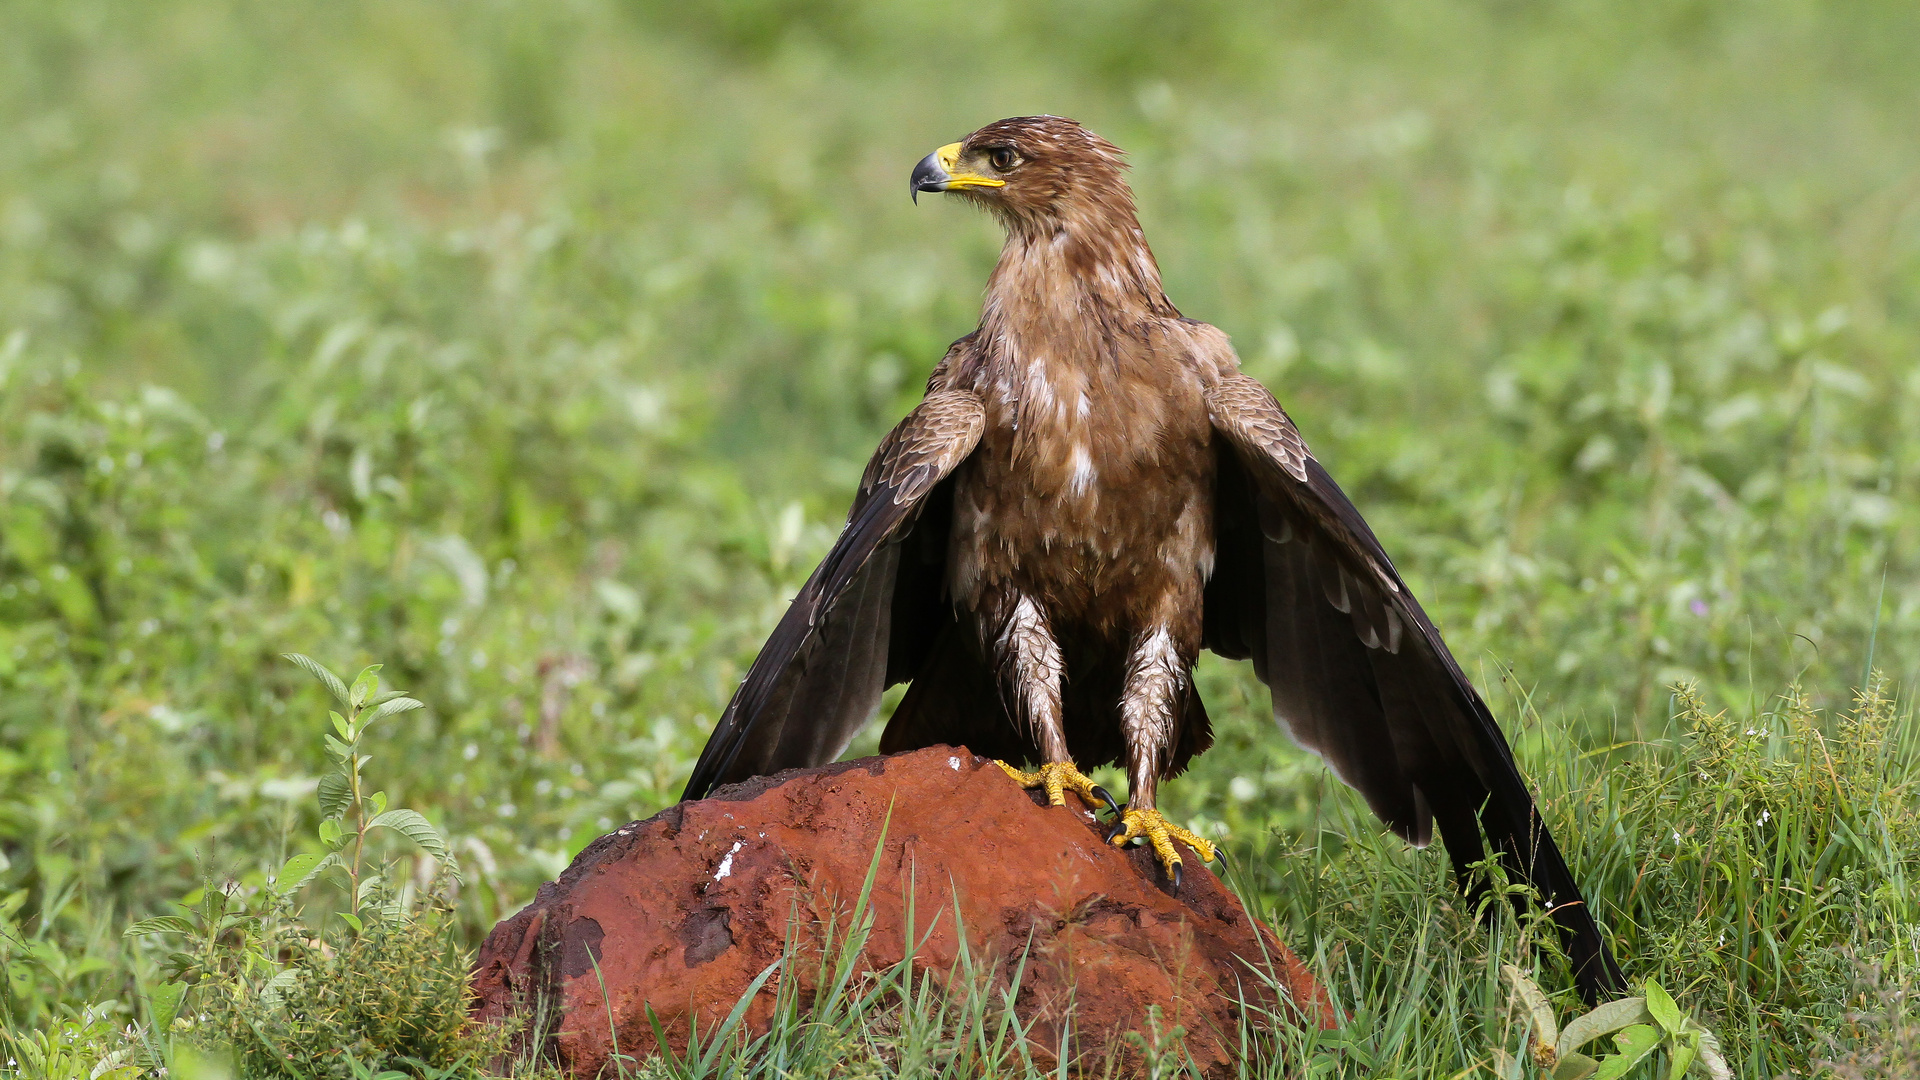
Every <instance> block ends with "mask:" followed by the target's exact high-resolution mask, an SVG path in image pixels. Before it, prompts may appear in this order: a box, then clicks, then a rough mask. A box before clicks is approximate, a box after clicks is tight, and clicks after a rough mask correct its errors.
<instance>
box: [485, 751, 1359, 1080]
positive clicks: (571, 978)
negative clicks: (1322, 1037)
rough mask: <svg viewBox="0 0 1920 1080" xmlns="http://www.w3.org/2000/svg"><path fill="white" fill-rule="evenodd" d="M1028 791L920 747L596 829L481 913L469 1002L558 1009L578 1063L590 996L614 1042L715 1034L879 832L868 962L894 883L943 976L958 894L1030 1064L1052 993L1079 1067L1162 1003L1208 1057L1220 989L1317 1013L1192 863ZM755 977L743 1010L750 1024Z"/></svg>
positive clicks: (1226, 1059) (876, 949) (764, 1009)
mask: <svg viewBox="0 0 1920 1080" xmlns="http://www.w3.org/2000/svg"><path fill="white" fill-rule="evenodd" d="M1037 799H1038V794H1037V793H1035V794H1033V795H1030V794H1029V793H1027V792H1024V791H1022V790H1021V789H1020V788H1019V787H1018V786H1017V785H1015V784H1014V783H1013V782H1012V780H1010V779H1009V778H1008V777H1007V775H1006V774H1005V773H1003V772H1001V771H1000V769H999V768H998V767H997V766H995V765H994V764H993V763H992V762H990V761H987V760H985V759H983V758H979V757H975V756H974V755H973V754H972V753H971V752H969V751H967V750H965V749H953V748H949V747H932V748H929V749H925V750H917V751H913V752H911V753H905V754H896V755H893V756H891V757H879V758H866V759H863V760H860V761H853V762H846V763H843V764H838V765H830V766H826V767H824V768H818V769H797V770H792V771H789V772H784V773H779V774H777V775H774V776H768V777H760V778H757V779H754V780H750V781H748V782H746V783H743V784H736V785H733V786H731V787H727V788H722V789H721V790H720V791H718V792H716V793H715V794H714V795H713V796H712V797H711V798H707V799H703V800H700V801H698V802H693V803H683V804H681V805H679V806H675V807H671V808H669V809H667V810H665V811H662V812H661V813H659V814H657V815H655V816H654V817H652V818H649V819H647V820H646V821H642V822H636V823H634V824H632V825H628V826H626V827H624V828H622V829H620V830H618V831H616V832H614V833H612V834H609V835H607V836H604V837H601V838H600V839H599V840H597V841H595V842H594V843H593V844H592V845H591V846H589V847H588V848H587V849H586V850H585V851H583V852H581V853H580V856H579V858H577V859H575V860H574V861H573V865H572V866H571V867H569V868H568V869H567V871H566V873H565V874H563V875H561V877H560V880H559V881H556V882H553V883H550V884H548V885H546V886H543V887H542V888H541V890H540V894H539V897H538V898H537V899H536V900H535V901H534V902H533V903H532V904H531V905H529V906H528V907H527V908H526V909H525V910H523V911H521V912H520V913H519V914H517V915H515V916H513V917H512V918H510V919H508V920H506V921H505V922H503V923H501V924H500V925H499V926H497V927H495V928H494V930H493V933H492V934H490V935H489V936H488V938H487V941H486V944H485V945H483V946H482V947H481V950H480V957H479V960H478V961H477V962H476V965H475V969H474V989H475V991H476V993H477V994H478V1001H477V1002H476V1004H475V1006H474V1011H475V1015H476V1016H477V1017H479V1018H481V1019H483V1020H496V1019H500V1018H502V1017H505V1016H508V1015H509V1014H511V1013H513V1012H515V1011H516V1010H519V1009H524V1008H526V1007H527V1006H528V1005H529V1003H531V1002H533V1001H534V1000H536V999H537V998H542V997H544V999H545V1000H546V1001H548V1002H550V1003H557V1005H558V1009H557V1016H558V1023H557V1024H550V1025H549V1028H550V1036H549V1043H548V1052H549V1053H551V1054H552V1055H553V1056H554V1057H555V1058H557V1060H558V1061H559V1063H560V1064H561V1065H562V1066H563V1067H564V1068H566V1069H567V1070H569V1071H570V1072H571V1073H573V1074H574V1075H576V1076H581V1077H594V1076H597V1075H599V1074H600V1073H601V1071H602V1069H603V1068H604V1067H605V1065H606V1063H607V1058H608V1055H609V1053H610V1052H611V1050H612V1047H613V1043H612V1041H611V1040H610V1039H609V1013H611V1017H612V1024H613V1025H614V1026H617V1028H618V1036H619V1046H620V1048H621V1052H622V1053H623V1054H632V1055H635V1056H638V1057H645V1056H646V1055H647V1054H648V1053H650V1052H652V1051H653V1049H654V1048H655V1038H654V1034H653V1030H652V1028H651V1026H650V1024H649V1022H648V1020H647V1010H648V1008H651V1009H652V1011H653V1012H654V1014H655V1015H656V1016H658V1017H659V1019H660V1021H661V1022H662V1024H663V1025H664V1027H665V1029H666V1031H667V1032H668V1035H669V1041H670V1042H671V1043H672V1044H673V1047H674V1049H675V1051H676V1052H681V1051H683V1050H684V1049H685V1041H686V1037H687V1030H688V1026H689V1020H690V1019H692V1020H697V1023H698V1026H699V1030H701V1031H703V1032H710V1031H712V1030H713V1029H714V1028H715V1027H716V1026H717V1025H718V1024H719V1023H720V1022H721V1021H722V1020H723V1019H724V1018H725V1017H726V1015H727V1013H728V1011H729V1010H730V1009H731V1008H732V1007H733V1005H734V1003H735V1002H737V1001H738V1000H739V999H740V996H741V994H743V993H744V992H745V991H746V989H747V986H748V984H749V983H751V982H752V981H753V979H754V977H755V976H757V975H759V974H760V973H761V972H762V971H763V970H765V969H766V968H767V966H768V965H769V964H771V963H772V962H773V961H774V960H775V959H776V958H778V957H779V956H780V954H781V951H782V948H783V946H784V945H785V943H786V942H787V940H788V936H789V933H792V934H793V935H794V939H795V940H796V941H800V942H803V943H817V942H818V941H819V940H820V934H821V931H822V929H823V927H824V926H825V925H827V924H829V923H833V924H837V925H839V926H841V927H844V926H845V925H846V917H847V914H848V912H849V911H850V909H851V908H852V906H853V903H854V901H855V900H856V899H857V898H858V897H859V895H860V889H861V886H862V884H863V883H864V882H865V880H866V876H867V873H868V870H869V867H871V866H872V865H873V859H874V852H875V849H876V847H877V846H879V845H880V844H881V842H882V837H883V835H884V840H885V850H884V851H883V852H882V853H881V855H880V862H879V872H878V875H877V877H876V879H875V882H874V887H873V891H872V894H871V900H870V902H869V911H870V913H871V916H872V919H873V929H872V934H871V937H870V938H869V939H868V941H867V944H866V949H865V953H864V960H865V962H866V964H867V966H868V967H869V969H873V970H878V969H884V968H888V967H891V966H893V965H895V964H897V963H899V962H900V961H901V960H902V959H903V958H904V957H905V955H906V951H907V946H906V940H907V937H908V936H909V935H908V932H907V922H908V913H907V906H906V902H905V901H906V897H907V894H908V891H909V885H910V887H911V892H912V896H913V901H914V911H915V914H916V918H917V926H916V927H915V933H914V934H913V936H914V937H915V938H916V939H919V938H921V937H923V936H925V942H924V944H922V945H921V946H920V948H919V951H918V953H917V954H916V956H915V958H914V964H915V967H916V969H918V970H922V971H927V972H932V973H934V974H935V977H936V978H944V977H946V976H947V975H948V974H949V973H951V972H952V971H953V970H954V964H955V961H956V959H957V958H958V957H959V955H960V942H959V939H958V936H957V934H956V933H955V929H954V927H955V922H956V920H955V918H954V911H955V907H956V897H957V906H958V910H959V913H960V917H961V920H962V921H963V922H964V925H965V927H966V930H967V937H968V949H969V951H970V955H971V956H972V957H973V958H974V959H975V964H976V970H983V969H984V970H990V971H992V972H993V973H994V977H995V978H997V979H998V980H999V981H1000V983H1001V985H1007V980H1008V978H1009V977H1010V976H1011V974H1012V973H1013V972H1014V970H1015V969H1016V968H1017V967H1018V965H1020V964H1021V962H1022V960H1023V958H1024V960H1025V970H1024V973H1023V974H1022V976H1021V988H1020V992H1019V995H1018V997H1017V999H1016V1008H1017V1009H1018V1010H1019V1011H1020V1013H1021V1014H1022V1017H1023V1019H1028V1020H1031V1021H1034V1027H1033V1029H1032V1039H1033V1043H1032V1046H1031V1050H1032V1052H1033V1053H1034V1054H1035V1056H1036V1059H1038V1060H1042V1061H1051V1060H1053V1054H1054V1053H1055V1052H1057V1051H1058V1049H1059V1047H1060V1037H1059V1032H1060V1027H1061V1024H1062V1022H1063V1021H1065V1020H1066V1019H1067V1016H1066V1015H1065V1014H1066V1013H1068V1012H1069V1011H1070V1012H1071V1019H1072V1025H1071V1029H1070V1030H1071V1033H1072V1036H1073V1037H1074V1038H1075V1039H1076V1043H1075V1044H1074V1045H1073V1048H1072V1052H1073V1053H1075V1054H1076V1055H1078V1056H1082V1057H1084V1058H1087V1059H1088V1060H1089V1061H1091V1062H1099V1061H1102V1060H1104V1059H1105V1058H1106V1057H1107V1056H1108V1054H1109V1053H1110V1052H1112V1050H1113V1048H1114V1047H1116V1046H1118V1045H1119V1044H1120V1043H1121V1042H1122V1040H1121V1038H1120V1036H1121V1034H1122V1033H1124V1032H1128V1031H1135V1030H1143V1029H1144V1028H1145V1027H1146V1019H1147V1011H1148V1007H1149V1006H1159V1008H1160V1014H1161V1022H1162V1024H1163V1025H1166V1026H1171V1025H1176V1024H1177V1025H1181V1026H1183V1027H1185V1029H1186V1031H1187V1049H1188V1051H1189V1052H1190V1053H1191V1054H1192V1055H1193V1058H1194V1060H1195V1061H1196V1062H1197V1063H1198V1064H1199V1065H1200V1066H1201V1067H1202V1069H1203V1070H1205V1071H1206V1072H1207V1073H1209V1074H1218V1073H1223V1072H1227V1071H1230V1070H1231V1065H1232V1057H1233V1053H1234V1051H1235V1048H1236V1047H1237V1046H1238V1045H1239V1021H1240V1018H1239V1015H1238V1007H1237V1006H1236V1004H1235V999H1236V998H1242V999H1245V1000H1249V1001H1258V1002H1260V1003H1261V1004H1262V1005H1263V1006H1269V1007H1270V1006H1271V1005H1272V1004H1273V995H1272V991H1271V989H1270V987H1271V986H1273V985H1278V986H1282V987H1285V988H1286V989H1287V991H1288V993H1289V994H1290V996H1291V999H1292V1000H1293V1001H1294V1002H1296V1003H1299V1004H1298V1005H1297V1006H1296V1010H1297V1011H1295V1012H1294V1014H1293V1015H1295V1016H1296V1017H1299V1018H1300V1019H1302V1020H1306V1021H1311V1022H1315V1023H1318V1024H1320V1025H1322V1026H1331V1024H1332V1021H1333V1013H1332V1010H1331V1009H1330V1008H1329V1006H1328V1004H1327V998H1326V994H1325V992H1324V991H1323V990H1322V989H1321V988H1320V987H1319V985H1318V984H1316V983H1315V982H1314V980H1313V977H1312V976H1311V975H1310V974H1309V973H1308V972H1307V970H1306V968H1305V967H1304V966H1303V965H1302V964H1301V963H1300V961H1299V960H1298V959H1297V958H1296V957H1295V956H1294V955H1293V953H1292V952H1290V951H1288V950H1287V948H1286V947H1285V946H1284V945H1282V944H1281V943H1280V942H1279V941H1278V939H1276V938H1275V937H1274V936H1273V933H1272V932H1271V931H1270V930H1268V929H1267V928H1266V927H1265V926H1264V925H1261V924H1260V923H1259V922H1258V921H1257V920H1254V919H1252V918H1250V917H1249V916H1248V915H1247V913H1246V911H1245V909H1244V908H1242V907H1241V905H1240V902H1239V900H1237V899H1236V898H1235V897H1234V896H1233V894H1232V893H1230V892H1228V891H1227V889H1226V888H1225V887H1224V886H1222V885H1221V883H1220V882H1219V880H1218V879H1217V878H1215V877H1214V876H1213V875H1212V874H1210V873H1207V872H1205V871H1203V870H1201V869H1200V868H1199V866H1198V865H1197V864H1198V860H1197V859H1196V858H1192V857H1189V859H1188V863H1187V867H1188V869H1187V873H1186V875H1185V876H1186V881H1185V883H1184V884H1183V886H1182V888H1181V890H1180V892H1179V893H1178V895H1174V894H1173V893H1172V891H1171V889H1170V888H1169V887H1168V886H1167V884H1166V882H1165V880H1164V878H1163V876H1162V874H1161V872H1160V869H1159V866H1158V864H1157V863H1155V862H1154V861H1153V858H1152V854H1151V852H1150V851H1149V850H1148V849H1147V848H1145V847H1144V846H1143V847H1137V848H1133V849H1130V850H1125V851H1123V850H1120V849H1116V848H1114V847H1112V846H1110V845H1108V844H1106V843H1104V842H1103V840H1102V834H1103V832H1104V826H1101V825H1099V824H1097V823H1096V822H1095V821H1094V818H1093V815H1092V814H1091V813H1089V812H1087V811H1086V810H1084V809H1083V808H1081V807H1080V806H1079V805H1077V801H1076V800H1074V799H1073V797H1071V796H1069V800H1068V801H1069V804H1070V805H1069V806H1066V807H1056V806H1044V805H1040V804H1039V803H1038V802H1037V801H1036V800H1037ZM796 914H797V916H798V924H797V925H796V924H794V918H795V916H796ZM936 915H937V916H938V918H937V919H936V918H935V916H936ZM930 922H931V923H932V931H931V934H930V935H929V932H928V925H929V923H930ZM816 967H817V965H815V964H808V963H799V964H793V963H790V964H788V965H786V966H785V968H784V969H783V976H782V977H790V978H796V979H799V980H801V986H800V988H801V989H802V991H803V992H804V991H806V990H808V989H811V987H810V986H809V985H808V982H807V981H808V980H809V979H810V978H812V977H813V975H812V971H813V970H814V969H815V968H816ZM596 969H597V970H596ZM1255 969H1258V970H1260V971H1262V972H1265V973H1266V974H1265V980H1271V981H1270V982H1269V981H1265V980H1263V978H1261V977H1257V976H1255V975H1254V971H1255ZM774 989H775V987H774V984H773V983H771V982H770V983H768V985H767V986H766V987H765V988H764V989H763V990H762V991H761V993H760V994H759V995H758V996H757V997H756V999H755V1001H754V1002H753V1004H752V1005H751V1006H750V1007H749V1010H748V1012H747V1020H748V1023H749V1025H750V1026H753V1027H754V1028H755V1030H764V1025H765V1022H766V1020H767V1017H768V1016H769V1014H770V1013H771V1011H772V1008H773V999H774ZM609 1000H610V1001H611V1009H609ZM803 1000H804V998H803ZM549 1015H554V1012H553V1010H551V1009H550V1010H549ZM1280 1015H1286V1014H1285V1013H1281V1014H1280Z"/></svg>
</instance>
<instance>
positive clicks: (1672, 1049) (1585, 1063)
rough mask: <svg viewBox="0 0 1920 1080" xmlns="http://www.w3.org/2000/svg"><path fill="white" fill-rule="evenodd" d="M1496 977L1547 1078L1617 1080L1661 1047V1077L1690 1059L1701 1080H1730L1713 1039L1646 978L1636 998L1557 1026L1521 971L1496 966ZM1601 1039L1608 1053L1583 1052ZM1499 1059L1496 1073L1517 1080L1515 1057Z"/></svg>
mask: <svg viewBox="0 0 1920 1080" xmlns="http://www.w3.org/2000/svg"><path fill="white" fill-rule="evenodd" d="M1500 972H1501V974H1502V975H1504V976H1505V977H1506V979H1507V981H1508V983H1509V984H1510V985H1511V986H1512V987H1513V995H1514V1001H1515V1004H1516V1005H1517V1006H1519V1007H1520V1008H1521V1010H1522V1011H1523V1012H1524V1014H1525V1016H1526V1019H1527V1023H1528V1028H1529V1030H1528V1051H1529V1053H1530V1056H1531V1057H1532V1059H1533V1062H1534V1064H1536V1065H1538V1066H1539V1067H1540V1068H1541V1069H1543V1070H1546V1071H1547V1072H1548V1073H1549V1074H1550V1075H1551V1076H1552V1078H1553V1080H1619V1078H1620V1077H1623V1076H1625V1075H1627V1073H1628V1072H1630V1071H1631V1070H1632V1069H1633V1068H1634V1067H1635V1066H1637V1065H1639V1064H1640V1063H1641V1062H1642V1061H1644V1060H1646V1059H1647V1058H1649V1057H1651V1056H1652V1055H1653V1054H1654V1053H1655V1052H1656V1051H1658V1050H1662V1049H1664V1050H1665V1051H1666V1053H1667V1061H1668V1063H1669V1064H1668V1068H1667V1080H1680V1078H1681V1077H1683V1076H1685V1075H1686V1074H1687V1070H1688V1069H1689V1068H1691V1067H1693V1066H1694V1064H1695V1063H1696V1062H1697V1063H1698V1064H1699V1067H1700V1071H1701V1072H1702V1073H1704V1074H1705V1075H1706V1076H1707V1077H1708V1078H1709V1080H1731V1078H1732V1076H1733V1070H1732V1069H1730V1068H1729V1067H1728V1066H1727V1061H1726V1058H1725V1057H1723V1056H1722V1055H1721V1053H1720V1040H1719V1039H1717V1038H1715V1037H1714V1035H1713V1033H1712V1032H1710V1031H1708V1030H1707V1029H1706V1028H1704V1027H1701V1026H1700V1024H1699V1023H1698V1022H1697V1021H1695V1020H1694V1019H1693V1018H1692V1017H1690V1016H1687V1015H1685V1014H1684V1013H1682V1012H1681V1011H1680V1007H1679V1006H1678V1005H1676V1004H1674V1001H1673V998H1672V997H1671V996H1670V995H1669V994H1668V993H1667V992H1666V991H1665V990H1664V989H1662V988H1661V986H1660V984H1659V983H1657V982H1654V981H1653V980H1651V979H1649V980H1647V983H1646V987H1645V994H1644V996H1641V997H1627V998H1621V999H1619V1000H1617V1001H1609V1002H1606V1003H1604V1004H1602V1005H1598V1006H1595V1007H1594V1008H1593V1009H1591V1010H1590V1011H1588V1012H1585V1013H1582V1014H1581V1015H1579V1016H1577V1017H1575V1018H1574V1019H1572V1020H1570V1021H1568V1022H1567V1025H1566V1027H1564V1028H1562V1027H1560V1026H1559V1024H1558V1023H1557V1022H1556V1021H1555V1019H1554V1013H1553V1006H1552V1005H1551V1004H1550V1003H1549V1002H1548V1000H1547V995H1546V994H1545V993H1544V992H1542V991H1541V989H1540V987H1539V985H1538V984H1537V983H1535V982H1534V981H1533V979H1532V978H1531V977H1530V976H1528V975H1527V973H1526V972H1524V971H1521V970H1520V969H1519V968H1517V967H1515V966H1514V965H1512V964H1503V965H1501V968H1500ZM1608 1035H1611V1036H1613V1043H1614V1052H1613V1053H1611V1054H1607V1055H1604V1056H1601V1057H1597V1058H1596V1057H1591V1056H1589V1055H1588V1054H1586V1053H1585V1052H1584V1051H1586V1050H1588V1049H1590V1046H1591V1044H1592V1043H1594V1042H1595V1041H1597V1040H1599V1039H1601V1038H1603V1037H1605V1036H1608ZM1501 1057H1502V1058H1503V1059H1504V1062H1503V1064H1502V1065H1501V1067H1500V1069H1499V1072H1500V1075H1501V1076H1502V1077H1503V1078H1505V1080H1519V1078H1520V1076H1521V1075H1522V1073H1521V1069H1520V1061H1519V1059H1518V1058H1516V1057H1514V1056H1512V1055H1509V1054H1506V1053H1505V1051H1502V1052H1501Z"/></svg>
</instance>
